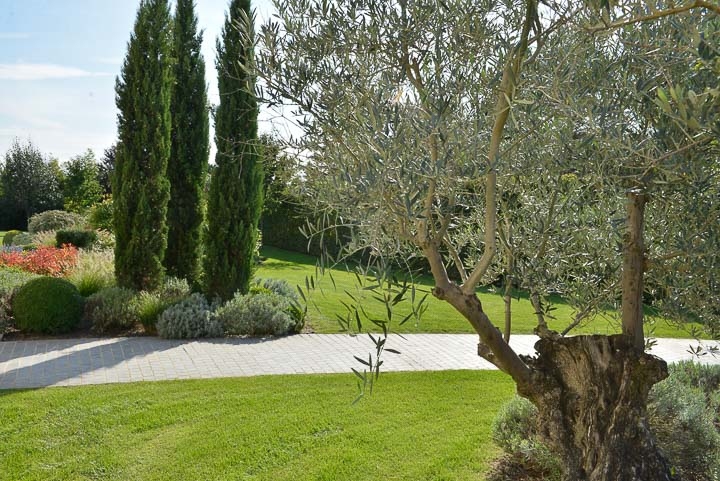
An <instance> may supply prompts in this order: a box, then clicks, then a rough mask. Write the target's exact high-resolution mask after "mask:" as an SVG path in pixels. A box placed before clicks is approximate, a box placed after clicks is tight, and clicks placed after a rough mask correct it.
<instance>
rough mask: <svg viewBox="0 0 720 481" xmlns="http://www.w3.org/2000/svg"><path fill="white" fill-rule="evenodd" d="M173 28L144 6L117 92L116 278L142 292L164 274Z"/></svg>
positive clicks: (153, 4) (154, 7) (156, 7)
mask: <svg viewBox="0 0 720 481" xmlns="http://www.w3.org/2000/svg"><path fill="white" fill-rule="evenodd" d="M170 21H171V16H170V7H169V5H168V0H141V2H140V7H139V9H138V13H137V17H136V20H135V28H134V31H133V33H132V35H131V36H130V41H129V42H128V51H127V55H126V57H125V62H124V63H123V67H122V71H121V73H120V77H119V78H118V79H117V81H116V86H115V90H116V94H117V95H116V102H117V107H118V110H119V114H118V135H119V143H118V146H117V154H116V165H115V172H114V179H113V199H114V207H115V220H114V222H115V237H116V246H115V277H116V278H117V281H118V284H119V285H121V286H123V287H130V288H134V289H138V290H141V289H154V288H156V287H158V286H159V285H160V283H161V282H162V278H163V274H164V272H163V266H162V259H163V255H164V254H165V248H166V246H167V223H166V216H167V204H168V200H169V198H170V184H169V182H168V180H167V177H166V170H167V164H168V158H169V157H170V125H171V124H170V98H171V94H172V43H171V42H172V37H171V30H170Z"/></svg>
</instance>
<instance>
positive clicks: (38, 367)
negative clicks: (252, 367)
mask: <svg viewBox="0 0 720 481" xmlns="http://www.w3.org/2000/svg"><path fill="white" fill-rule="evenodd" d="M275 339H277V338H272V337H267V338H229V339H228V338H220V339H204V340H202V341H197V340H195V341H192V340H166V339H159V338H141V339H140V338H119V339H114V340H111V341H112V342H107V341H108V339H78V340H72V341H64V340H57V341H52V340H50V341H13V342H15V343H16V345H15V346H14V349H13V350H12V351H11V353H10V355H9V356H8V355H6V354H5V353H4V352H3V354H2V357H1V358H0V362H14V361H17V362H18V364H20V365H19V366H17V367H13V368H10V369H8V370H7V371H5V373H3V374H0V395H3V394H7V393H8V392H7V391H6V392H2V391H1V390H6V389H28V388H40V387H47V386H53V385H58V384H60V385H67V384H68V383H66V381H69V380H71V379H75V378H81V377H83V376H89V375H93V373H95V371H99V370H105V369H112V368H116V367H117V366H118V365H119V364H122V363H130V361H132V360H133V359H135V358H141V357H145V356H148V355H153V354H156V353H159V352H163V351H167V350H171V349H176V348H180V347H182V346H185V345H188V344H191V343H195V344H197V343H198V342H202V343H208V344H216V345H226V346H242V345H252V344H261V343H266V342H271V341H273V340H275ZM32 343H37V344H44V345H46V347H47V348H46V349H37V347H39V346H36V345H32ZM94 343H95V345H91V344H94ZM96 343H101V344H96ZM8 344H9V343H8ZM5 347H6V349H5V350H7V345H6V346H5ZM62 350H68V352H66V353H63V354H61V355H59V356H57V357H53V358H52V359H44V360H40V361H38V362H33V361H35V360H33V361H28V359H29V358H32V357H34V356H35V357H40V358H45V357H46V356H47V355H49V354H53V353H56V352H57V351H62ZM187 356H188V359H190V354H189V353H188V354H187ZM27 362H33V364H31V365H23V364H24V363H27ZM148 366H149V367H151V366H150V365H149V364H148ZM130 369H131V368H130V366H128V369H127V370H126V371H123V372H113V373H112V374H111V375H110V376H108V377H107V378H106V379H105V380H103V379H102V377H101V378H100V382H107V383H110V382H132V381H140V380H142V379H138V378H137V376H131V374H130ZM134 369H136V370H137V368H134ZM74 384H75V383H72V384H70V385H74Z"/></svg>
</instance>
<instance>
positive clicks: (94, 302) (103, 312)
mask: <svg viewBox="0 0 720 481" xmlns="http://www.w3.org/2000/svg"><path fill="white" fill-rule="evenodd" d="M84 320H85V322H86V323H87V324H89V325H90V326H92V328H93V330H95V331H96V332H100V333H102V332H106V331H107V330H110V329H128V328H131V327H133V326H134V325H135V324H136V323H137V322H138V321H139V320H140V316H139V312H138V305H137V303H136V302H135V292H133V291H132V290H131V289H126V288H123V287H106V288H104V289H101V290H99V291H98V292H96V293H95V294H92V295H91V296H90V297H88V298H87V299H86V300H85V312H84Z"/></svg>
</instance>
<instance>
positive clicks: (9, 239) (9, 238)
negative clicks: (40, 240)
mask: <svg viewBox="0 0 720 481" xmlns="http://www.w3.org/2000/svg"><path fill="white" fill-rule="evenodd" d="M18 234H22V231H19V230H9V231H7V232H6V233H5V237H3V245H4V246H11V245H13V239H14V238H15V236H16V235H18Z"/></svg>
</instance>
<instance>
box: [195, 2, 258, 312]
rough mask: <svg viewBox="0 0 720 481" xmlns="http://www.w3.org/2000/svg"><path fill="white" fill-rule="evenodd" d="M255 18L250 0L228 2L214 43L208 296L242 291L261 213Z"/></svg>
mask: <svg viewBox="0 0 720 481" xmlns="http://www.w3.org/2000/svg"><path fill="white" fill-rule="evenodd" d="M253 42H254V33H253V17H252V14H251V12H250V1H249V0H231V2H230V7H229V13H228V14H227V15H226V17H225V26H224V28H223V32H222V42H221V41H220V40H218V43H217V52H218V55H217V62H216V65H217V69H218V86H219V91H220V105H219V106H218V107H217V110H216V112H215V142H216V144H217V149H218V151H217V156H216V158H215V163H216V164H217V168H216V169H215V171H214V173H213V176H212V180H211V183H210V197H209V200H208V235H207V240H206V244H205V246H206V255H205V282H206V290H207V293H208V295H209V296H212V297H220V298H221V299H229V298H230V297H232V295H233V294H234V293H235V292H236V291H241V292H243V293H246V292H247V291H248V288H249V285H250V279H251V278H252V273H253V272H252V271H253V267H254V259H253V253H254V250H255V241H256V239H257V226H258V220H259V219H260V212H261V211H262V189H263V170H262V163H261V161H260V156H259V155H258V145H257V116H258V104H257V99H256V97H255V77H254V75H252V73H251V72H252V71H253V68H254V53H253Z"/></svg>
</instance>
